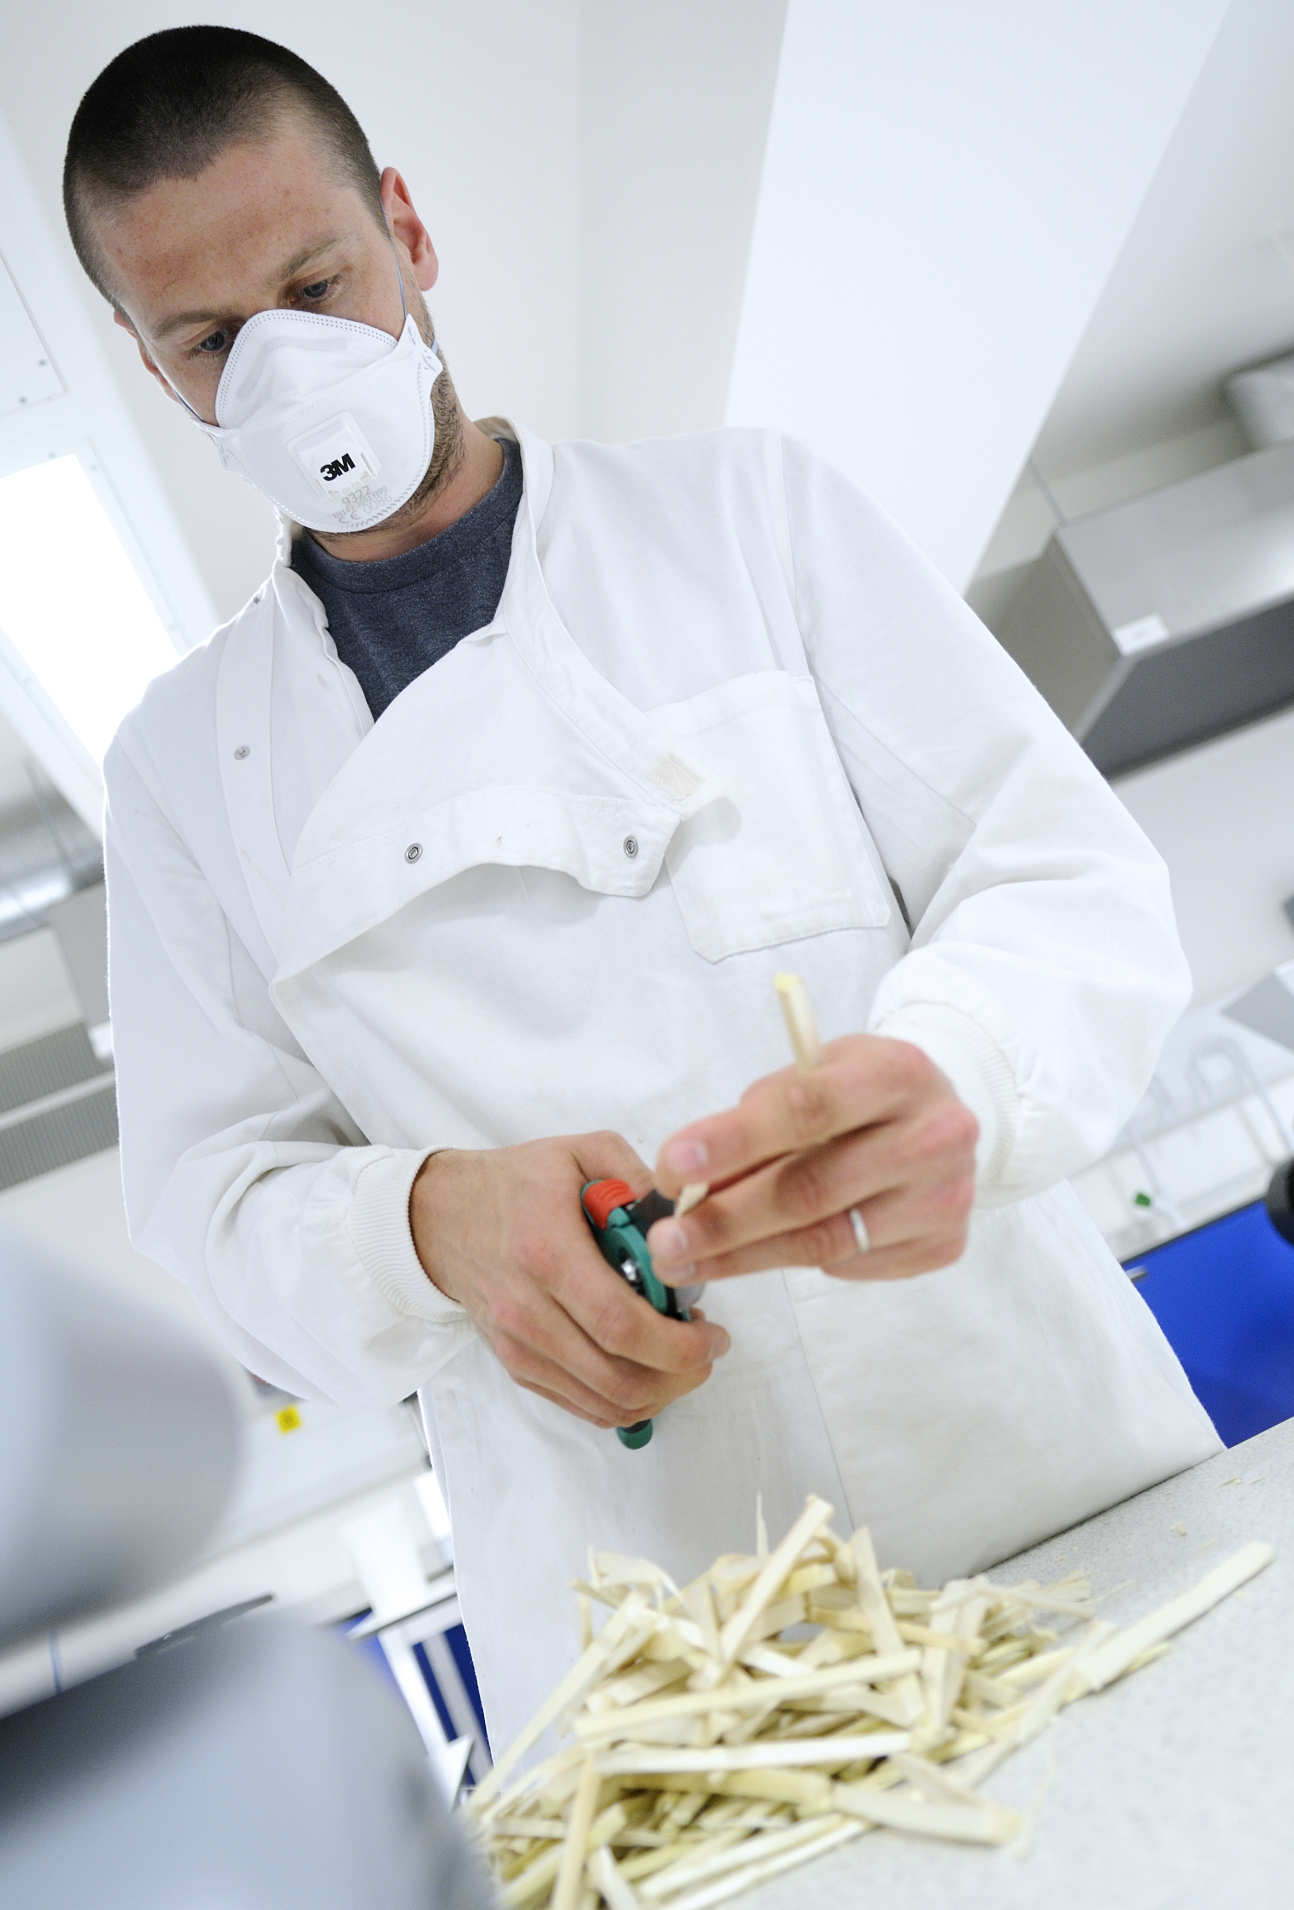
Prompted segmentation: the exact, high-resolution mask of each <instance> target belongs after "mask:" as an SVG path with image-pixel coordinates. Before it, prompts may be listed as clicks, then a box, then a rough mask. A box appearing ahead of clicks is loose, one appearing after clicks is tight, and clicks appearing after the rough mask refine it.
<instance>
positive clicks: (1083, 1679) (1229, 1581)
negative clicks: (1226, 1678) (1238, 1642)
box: [1071, 1539, 1276, 1693]
mask: <svg viewBox="0 0 1294 1910" xmlns="http://www.w3.org/2000/svg"><path fill="white" fill-rule="evenodd" d="M1275 1556H1276V1547H1275V1546H1274V1545H1269V1544H1267V1543H1266V1541H1264V1540H1261V1539H1253V1540H1251V1541H1250V1543H1249V1544H1248V1545H1244V1546H1241V1548H1240V1550H1239V1551H1238V1552H1233V1553H1232V1555H1231V1557H1230V1558H1229V1559H1224V1560H1223V1562H1222V1564H1221V1565H1215V1566H1214V1568H1213V1570H1212V1571H1211V1572H1206V1573H1205V1575H1204V1577H1203V1578H1202V1579H1201V1580H1200V1581H1199V1583H1198V1584H1197V1585H1193V1586H1192V1587H1191V1589H1190V1590H1189V1591H1186V1592H1182V1593H1181V1594H1180V1596H1179V1597H1177V1598H1171V1599H1169V1601H1168V1603H1167V1604H1166V1605H1160V1606H1158V1607H1157V1609H1156V1610H1155V1611H1153V1612H1147V1614H1146V1616H1145V1617H1144V1618H1139V1619H1138V1620H1137V1622H1136V1623H1135V1624H1134V1625H1128V1626H1125V1627H1124V1628H1123V1629H1122V1630H1121V1631H1117V1632H1116V1633H1115V1634H1114V1636H1113V1637H1112V1638H1109V1639H1107V1640H1106V1642H1105V1643H1104V1644H1103V1645H1102V1646H1101V1648H1100V1650H1099V1651H1096V1652H1094V1653H1093V1654H1092V1655H1091V1657H1090V1658H1088V1659H1086V1660H1085V1662H1084V1663H1083V1664H1081V1665H1077V1666H1075V1667H1074V1670H1073V1678H1072V1686H1071V1688H1072V1689H1073V1690H1074V1691H1075V1692H1076V1693H1077V1692H1088V1691H1100V1690H1102V1689H1103V1687H1104V1686H1105V1685H1108V1684H1111V1683H1112V1682H1113V1681H1114V1679H1115V1678H1120V1677H1122V1675H1123V1673H1124V1672H1125V1671H1127V1670H1128V1668H1129V1666H1130V1665H1131V1664H1132V1662H1133V1660H1134V1659H1135V1658H1139V1657H1140V1656H1141V1654H1142V1653H1143V1652H1146V1651H1150V1650H1151V1649H1152V1648H1153V1647H1154V1646H1155V1645H1158V1644H1162V1643H1163V1641H1164V1639H1166V1638H1171V1637H1172V1636H1173V1634H1174V1633H1175V1632H1179V1631H1181V1630H1182V1628H1183V1627H1184V1626H1186V1625H1190V1624H1193V1623H1194V1621H1195V1620H1196V1619H1197V1618H1202V1617H1203V1616H1204V1614H1205V1612H1207V1611H1211V1610H1212V1609H1213V1607H1214V1606H1215V1605H1216V1604H1218V1603H1219V1602H1220V1601H1221V1600H1222V1599H1224V1598H1226V1597H1227V1596H1228V1595H1229V1594H1230V1593H1231V1592H1234V1591H1236V1590H1237V1589H1238V1587H1239V1586H1241V1585H1243V1584H1245V1583H1246V1581H1247V1580H1249V1579H1251V1578H1253V1577H1254V1576H1255V1575H1256V1574H1257V1573H1258V1572H1261V1571H1264V1570H1265V1569H1266V1567H1267V1566H1269V1565H1270V1564H1271V1562H1272V1560H1273V1559H1274V1558H1275Z"/></svg>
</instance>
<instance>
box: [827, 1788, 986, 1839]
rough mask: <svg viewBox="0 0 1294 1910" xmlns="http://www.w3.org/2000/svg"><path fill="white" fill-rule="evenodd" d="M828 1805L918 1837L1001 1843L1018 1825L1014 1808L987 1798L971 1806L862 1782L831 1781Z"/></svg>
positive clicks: (870, 1821)
mask: <svg viewBox="0 0 1294 1910" xmlns="http://www.w3.org/2000/svg"><path fill="white" fill-rule="evenodd" d="M832 1805H833V1806H834V1808H835V1809H836V1810H838V1811H845V1812H847V1813H848V1814H849V1815H851V1816H854V1817H863V1818H866V1819H867V1820H868V1822H869V1823H873V1824H883V1825H885V1827H886V1828H887V1829H890V1830H908V1831H914V1832H915V1833H916V1835H917V1836H918V1837H937V1838H940V1839H943V1840H946V1841H948V1842H949V1843H957V1844H1004V1843H1006V1842H1007V1840H1008V1839H1009V1838H1011V1837H1014V1836H1015V1834H1016V1832H1017V1831H1018V1830H1019V1828H1020V1819H1019V1817H1018V1816H1017V1814H1016V1812H1015V1811H1009V1810H1005V1809H1004V1808H1003V1807H1002V1805H1000V1804H994V1803H992V1802H991V1801H990V1800H988V1799H987V1798H986V1799H985V1800H984V1802H983V1803H976V1804H974V1805H971V1806H967V1805H963V1804H935V1803H927V1802H926V1801H925V1800H924V1799H923V1798H920V1797H910V1796H909V1797H904V1796H902V1795H901V1794H897V1793H895V1792H893V1791H882V1790H879V1789H877V1790H873V1789H871V1788H870V1787H869V1786H868V1784H867V1783H866V1782H864V1783H862V1784H836V1785H834V1786H833V1788H832Z"/></svg>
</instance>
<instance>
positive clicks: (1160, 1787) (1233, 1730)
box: [734, 1419, 1294, 1910]
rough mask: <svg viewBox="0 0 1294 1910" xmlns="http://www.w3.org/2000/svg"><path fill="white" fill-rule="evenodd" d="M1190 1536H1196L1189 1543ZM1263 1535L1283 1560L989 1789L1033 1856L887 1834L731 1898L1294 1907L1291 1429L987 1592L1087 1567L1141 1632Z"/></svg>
mask: <svg viewBox="0 0 1294 1910" xmlns="http://www.w3.org/2000/svg"><path fill="white" fill-rule="evenodd" d="M1183 1527H1184V1528H1185V1531H1184V1534H1183V1532H1182V1531H1181V1530H1180V1529H1179V1528H1183ZM1249 1539H1270V1540H1271V1541H1272V1542H1273V1543H1274V1544H1275V1546H1276V1548H1277V1552H1278V1556H1277V1558H1276V1561H1275V1563H1274V1564H1272V1565H1270V1566H1268V1568H1267V1570H1266V1571H1264V1572H1261V1573H1260V1574H1259V1575H1258V1577H1257V1578H1256V1579H1253V1580H1251V1581H1250V1582H1249V1584H1248V1585H1246V1586H1244V1587H1242V1588H1241V1590H1240V1591H1239V1592H1236V1593H1234V1594H1233V1595H1232V1596H1231V1597H1230V1598H1228V1599H1226V1600H1224V1602H1223V1603H1222V1604H1221V1605H1219V1606H1218V1607H1216V1608H1215V1609H1214V1610H1213V1611H1212V1612H1209V1613H1207V1614H1206V1615H1205V1616H1204V1617H1203V1618H1201V1619H1200V1620H1199V1621H1198V1622H1197V1623H1196V1624H1194V1625H1192V1626H1190V1627H1189V1628H1188V1629H1187V1630H1185V1631H1183V1632H1181V1633H1179V1634H1178V1636H1177V1638H1176V1640H1175V1641H1174V1644H1173V1647H1172V1649H1171V1651H1169V1652H1168V1653H1167V1654H1166V1656H1165V1657H1163V1658H1162V1659H1160V1660H1159V1661H1158V1662H1157V1663H1155V1664H1152V1665H1149V1666H1147V1667H1146V1668H1145V1669H1144V1670H1142V1671H1139V1672H1135V1673H1133V1674H1132V1675H1131V1676H1130V1677H1128V1678H1127V1679H1125V1680H1124V1681H1123V1682H1122V1683H1120V1684H1116V1685H1113V1686H1111V1687H1110V1688H1109V1689H1108V1690H1107V1691H1104V1692H1101V1693H1099V1694H1098V1695H1096V1696H1094V1697H1089V1698H1086V1699H1084V1700H1082V1701H1081V1702H1080V1703H1078V1704H1075V1705H1072V1706H1071V1707H1070V1708H1069V1709H1068V1710H1066V1711H1065V1712H1063V1713H1062V1714H1061V1716H1060V1718H1059V1719H1058V1720H1057V1722H1056V1723H1055V1724H1054V1725H1053V1726H1052V1727H1051V1728H1050V1730H1049V1731H1047V1732H1045V1733H1044V1734H1043V1736H1042V1737H1041V1738H1039V1739H1038V1740H1037V1741H1036V1742H1035V1743H1033V1744H1031V1745H1028V1746H1026V1747H1025V1749H1023V1750H1021V1751H1019V1752H1017V1753H1016V1754H1015V1755H1014V1756H1013V1757H1012V1758H1011V1759H1010V1760H1009V1761H1008V1762H1007V1763H1006V1764H1005V1765H1003V1766H1002V1768H1001V1769H1000V1770H999V1771H998V1772H997V1773H996V1774H995V1775H994V1776H993V1777H992V1778H991V1779H990V1780H989V1781H988V1783H987V1784H986V1785H985V1787H984V1788H985V1791H986V1792H987V1794H989V1795H990V1796H993V1797H995V1798H997V1799H999V1800H1000V1801H1001V1802H1002V1803H1005V1804H1010V1805H1013V1806H1015V1807H1016V1808H1017V1809H1021V1810H1025V1811H1029V1812H1030V1814H1031V1815H1033V1816H1034V1818H1035V1824H1034V1829H1033V1832H1032V1836H1031V1838H1029V1839H1027V1840H1026V1842H1025V1847H1024V1848H1023V1849H1022V1850H1013V1849H1011V1848H1007V1849H1004V1850H996V1849H990V1850H982V1849H976V1848H964V1847H958V1846H952V1845H940V1844H935V1843H928V1842H926V1841H925V1840H917V1839H903V1838H900V1837H899V1836H898V1835H896V1834H895V1833H893V1832H890V1831H874V1832H869V1833H868V1834H867V1835H865V1836H862V1837H860V1838H858V1839H856V1840H855V1841H854V1842H852V1843H850V1844H846V1845H844V1846H842V1847H841V1848H840V1849H838V1850H835V1851H832V1852H830V1853H829V1854H828V1855H827V1856H825V1857H822V1858H819V1859H817V1860H816V1862H814V1863H810V1864H805V1865H804V1866H803V1867H802V1868H800V1869H798V1870H792V1871H788V1872H786V1873H785V1874H784V1875H782V1876H781V1877H778V1878H775V1879H774V1880H773V1881H772V1882H770V1883H767V1884H764V1885H762V1886H760V1887H758V1888H756V1889H754V1890H751V1891H748V1892H747V1893H746V1894H745V1895H744V1896H742V1897H740V1898H737V1899H734V1901H735V1902H737V1903H740V1904H741V1905H742V1906H743V1910H806V1906H812V1910H856V1907H859V1910H861V1907H862V1906H866V1910H927V1906H928V1910H1224V1907H1225V1910H1278V1906H1279V1910H1288V1906H1289V1905H1291V1904H1294V1419H1291V1420H1287V1421H1286V1422H1285V1424H1284V1425H1282V1426H1276V1427H1273V1428H1272V1430H1271V1431H1270V1432H1266V1433H1263V1434H1261V1435H1260V1436H1259V1437H1258V1438H1257V1439H1251V1440H1249V1441H1248V1442H1247V1443H1246V1444H1245V1445H1243V1446H1236V1447H1234V1448H1233V1449H1232V1450H1231V1451H1230V1452H1224V1453H1220V1454H1219V1455H1218V1456H1217V1458H1215V1459H1210V1460H1209V1461H1207V1463H1206V1464H1204V1465H1202V1466H1197V1467H1195V1468H1194V1469H1193V1470H1192V1471H1190V1472H1184V1473H1180V1474H1179V1475H1178V1476H1177V1478H1175V1479H1169V1480H1166V1481H1165V1483H1164V1484H1163V1485H1159V1486H1154V1487H1152V1488H1151V1490H1150V1491H1148V1492H1143V1493H1141V1494H1140V1495H1139V1496H1138V1497H1137V1498H1135V1499H1129V1500H1127V1501H1125V1503H1124V1504H1123V1505H1119V1506H1115V1507H1113V1508H1112V1509H1111V1510H1110V1511H1109V1512H1103V1513H1102V1514H1100V1516H1099V1517H1097V1518H1095V1519H1091V1520H1089V1521H1088V1523H1087V1524H1086V1525H1080V1526H1075V1527H1074V1529H1073V1530H1072V1531H1070V1532H1066V1533H1063V1534H1062V1535H1061V1536H1060V1537H1059V1538H1055V1539H1051V1540H1049V1541H1048V1542H1047V1543H1046V1544H1045V1545H1039V1546H1036V1547H1035V1548H1034V1549H1033V1550H1032V1551H1030V1552H1025V1553H1022V1554H1021V1555H1020V1557H1019V1558H1017V1559H1012V1560H1010V1561H1009V1562H1008V1563H1006V1564H1005V1565H1002V1566H999V1567H997V1568H995V1570H994V1571H993V1572H991V1573H990V1574H989V1575H988V1576H990V1577H992V1578H996V1579H999V1580H1001V1581H1003V1582H1009V1581H1010V1580H1013V1579H1022V1578H1040V1579H1042V1580H1044V1581H1047V1580H1050V1579H1054V1578H1059V1577H1062V1576H1063V1575H1064V1574H1065V1573H1066V1572H1071V1571H1075V1570H1080V1569H1082V1570H1086V1571H1087V1572H1088V1573H1089V1574H1090V1576H1091V1580H1092V1586H1093V1590H1094V1592H1095V1593H1096V1594H1097V1596H1098V1598H1101V1595H1102V1594H1104V1593H1109V1594H1110V1595H1109V1596H1108V1597H1105V1598H1102V1602H1101V1606H1100V1611H1101V1615H1102V1617H1106V1618H1112V1619H1114V1620H1116V1621H1118V1622H1127V1621H1128V1620H1130V1619H1132V1618H1134V1617H1137V1616H1139V1615H1140V1614H1141V1613H1143V1612H1146V1611H1149V1610H1151V1609H1152V1608H1153V1607H1154V1606H1156V1605H1158V1604H1161V1603H1162V1602H1163V1601H1164V1600H1165V1599H1167V1598H1171V1597H1172V1596H1173V1595H1174V1594H1175V1593H1177V1592H1180V1591H1184V1590H1185V1589H1186V1588H1187V1587H1188V1586H1189V1585H1192V1584H1194V1583H1195V1581H1196V1580H1197V1579H1199V1578H1201V1577H1202V1576H1203V1575H1204V1573H1205V1572H1206V1571H1208V1570H1209V1569H1210V1567H1211V1566H1213V1565H1215V1564H1217V1563H1219V1562H1220V1561H1221V1560H1222V1559H1224V1558H1226V1557H1227V1556H1228V1555H1229V1554H1230V1553H1231V1552H1233V1551H1235V1550H1237V1549H1238V1548H1239V1547H1240V1546H1241V1545H1243V1544H1245V1543H1246V1541H1247V1540H1249Z"/></svg>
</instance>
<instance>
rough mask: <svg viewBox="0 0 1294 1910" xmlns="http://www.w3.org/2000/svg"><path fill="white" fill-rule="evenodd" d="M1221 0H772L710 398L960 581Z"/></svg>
mask: <svg viewBox="0 0 1294 1910" xmlns="http://www.w3.org/2000/svg"><path fill="white" fill-rule="evenodd" d="M1226 10H1227V0H1083V3H1082V4H1081V5H1073V4H1062V3H1061V0H1048V3H1046V4H1039V0H979V4H978V5H975V6H967V5H966V4H965V0H907V3H906V4H905V5H903V6H902V7H894V6H890V5H884V6H882V5H879V4H877V3H876V0H865V3H864V4H860V0H790V4H789V6H788V11H787V20H786V30H785V35H784V39H783V43H782V56H781V63H780V67H779V70H778V79H777V87H776V93H775V98H774V104H773V112H772V119H771V123H770V127H769V137H768V148H767V153H766V157H765V164H764V174H763V180H762V184H761V188H760V196H759V204H758V208H757V211H756V215H755V226H754V235H753V239H752V246H751V256H750V263H749V269H748V274H747V280H746V288H745V295H744V300H743V309H742V318H741V323H740V327H739V332H738V340H737V350H736V354H735V359H734V364H733V371H732V377H731V382H730V386H729V397H728V408H727V416H728V421H729V422H730V423H741V424H747V423H748V424H768V423H772V424H776V425H777V426H779V427H780V428H782V429H784V430H787V431H790V432H793V433H795V434H796V435H797V436H799V437H802V438H804V439H805V440H806V441H807V442H809V443H810V444H812V445H813V446H814V447H815V448H816V449H817V450H819V451H821V452H822V453H823V454H824V455H826V456H827V457H829V458H831V459H832V460H833V461H834V462H835V463H836V464H838V465H839V466H840V467H841V468H842V469H844V470H845V471H847V472H848V473H849V474H850V475H851V476H852V477H854V478H855V479H856V480H857V481H858V482H859V483H860V484H861V485H862V486H863V487H864V488H865V489H866V490H867V491H869V492H870V493H871V495H872V496H874V497H875V498H876V499H877V500H878V501H879V502H880V503H882V504H883V505H884V506H885V507H886V508H887V509H889V510H890V511H892V512H893V513H894V515H895V516H896V517H897V519H898V520H899V522H900V523H901V524H902V525H903V527H904V528H905V529H906V530H907V531H908V532H909V534H910V535H911V536H912V537H914V538H915V539H916V540H917V542H918V543H919V544H920V545H921V546H922V547H923V548H924V549H925V550H926V551H927V552H928V553H929V554H930V556H931V557H933V558H934V560H935V561H936V563H938V564H939V566H940V567H941V569H942V570H943V571H944V572H945V574H946V575H947V576H948V578H949V579H950V580H951V581H952V582H953V583H954V584H955V585H956V586H957V588H958V589H964V588H965V585H966V584H967V582H968V581H969V579H970V578H971V576H972V575H973V573H974V569H975V565H976V562H977V560H978V558H979V555H980V553H981V551H982V550H983V548H984V545H985V544H986V542H987V540H988V537H989V534H990V532H991V531H992V529H993V526H994V524H995V523H996V521H997V518H998V515H999V513H1000V511H1001V509H1002V507H1003V505H1004V503H1005V501H1006V499H1007V497H1008V495H1009V494H1010V491H1011V488H1012V486H1013V484H1014V482H1015V479H1016V477H1017V475H1018V473H1019V471H1020V468H1021V466H1022V465H1023V463H1024V461H1025V459H1026V458H1027V457H1028V454H1029V451H1030V448H1031V446H1032V444H1033V442H1034V439H1035V438H1036V436H1037V433H1038V430H1039V428H1040V426H1041V424H1042V422H1043V419H1044V418H1045V416H1046V414H1047V410H1048V407H1049V406H1050V404H1051V401H1052V398H1053V396H1054V394H1055V392H1056V389H1057V387H1058V385H1059V384H1060V381H1061V379H1062V377H1063V375H1064V372H1065V368H1066V366H1067V365H1068V363H1069V360H1070V358H1071V357H1072V355H1073V353H1074V350H1075V347H1076V346H1077V344H1078V341H1079V338H1080V336H1081V334H1082V331H1083V329H1084V326H1085V325H1086V323H1087V321H1088V318H1089V316H1090V315H1091V312H1092V309H1093V307H1094V305H1095V303H1096V300H1097V298H1098V296H1099V294H1100V291H1101V288H1102V286H1103V285H1104V283H1105V280H1106V278H1107V277H1108V275H1109V272H1110V270H1111V267H1112V266H1113V264H1114V261H1115V259H1116V257H1117V256H1118V253H1119V250H1120V247H1121V245H1122V244H1123V241H1124V238H1125V237H1126V235H1127V233H1128V230H1129V228H1130V226H1131V224H1132V221H1133V219H1134V217H1135V215H1136V212H1137V209H1138V206H1139V205H1140V203H1141V200H1142V198H1143V196H1144V194H1145V191H1146V188H1147V186H1148V184H1149V182H1150V179H1151V176H1152V174H1153V172H1154V170H1155V167H1156V165H1157V163H1158V161H1159V159H1160V156H1161V155H1162V153H1163V151H1164V149H1165V147H1166V145H1167V143H1168V141H1169V138H1170V137H1171V135H1172V132H1173V129H1174V127H1175V126H1176V124H1177V121H1178V119H1179V117H1180V115H1181V113H1182V109H1183V107H1184V105H1185V103H1186V99H1187V96H1188V94H1189V93H1190V90H1191V87H1192V85H1193V84H1194V82H1195V80H1196V77H1197V76H1198V74H1199V72H1200V70H1201V67H1202V66H1203V64H1204V61H1205V60H1206V58H1207V56H1208V53H1209V49H1210V47H1211V45H1212V42H1213V40H1214V37H1215V35H1216V33H1217V30H1218V27H1219V25H1220V23H1221V21H1222V18H1223V16H1224V15H1225V13H1226Z"/></svg>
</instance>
